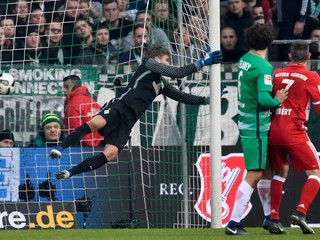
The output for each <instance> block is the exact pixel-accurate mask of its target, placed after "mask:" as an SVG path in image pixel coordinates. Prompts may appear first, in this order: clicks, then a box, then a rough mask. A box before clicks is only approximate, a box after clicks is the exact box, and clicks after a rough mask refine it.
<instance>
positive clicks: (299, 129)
mask: <svg viewBox="0 0 320 240" xmlns="http://www.w3.org/2000/svg"><path fill="white" fill-rule="evenodd" d="M289 59H290V61H291V63H290V64H289V65H288V66H287V67H285V68H282V69H278V70H276V71H275V72H274V83H273V94H275V93H276V92H277V91H278V90H279V89H283V88H285V89H287V90H288V98H287V99H286V100H285V101H284V102H283V103H282V104H281V105H279V106H277V107H276V108H274V109H273V111H272V115H271V127H270V132H269V150H270V159H271V162H272V167H273V168H274V169H275V175H274V177H273V179H272V182H271V216H270V217H271V221H270V223H269V232H270V233H275V234H283V233H286V231H285V230H284V229H283V227H282V225H281V223H280V216H279V209H280V203H281V200H282V189H283V185H284V182H285V180H286V177H287V175H288V171H289V161H288V159H290V160H291V164H292V167H293V170H294V171H305V172H306V174H307V175H308V179H307V181H306V182H305V184H304V186H303V188H302V191H301V195H300V201H299V203H298V206H297V208H296V210H295V212H294V213H293V214H292V215H291V217H290V220H291V223H293V224H296V225H299V227H300V228H301V229H302V232H303V233H304V234H314V230H313V229H312V228H310V227H309V226H308V224H307V223H306V219H305V216H306V213H307V211H308V208H309V206H310V204H311V203H312V202H313V200H314V198H315V197H316V195H317V193H318V190H319V185H320V170H319V168H320V163H319V158H318V155H317V151H316V149H315V147H314V145H313V144H312V142H311V141H310V139H309V137H308V134H307V133H306V130H307V128H306V126H305V122H306V121H307V119H308V114H309V100H311V102H312V103H313V105H314V107H315V110H316V112H317V113H318V115H320V77H319V75H318V74H317V73H316V72H312V71H309V70H308V69H307V68H306V65H307V62H308V60H309V59H310V53H309V46H308V44H307V43H306V42H305V41H302V40H297V41H295V42H294V43H292V45H291V48H290V53H289Z"/></svg>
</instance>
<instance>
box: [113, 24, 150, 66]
mask: <svg viewBox="0 0 320 240" xmlns="http://www.w3.org/2000/svg"><path fill="white" fill-rule="evenodd" d="M133 32H134V34H133V42H134V47H133V48H131V49H130V50H129V51H126V52H122V53H120V55H119V63H127V64H139V65H140V64H141V63H142V59H143V58H144V56H145V54H146V51H148V42H149V29H148V28H147V27H144V25H143V24H139V25H135V26H134V29H133Z"/></svg>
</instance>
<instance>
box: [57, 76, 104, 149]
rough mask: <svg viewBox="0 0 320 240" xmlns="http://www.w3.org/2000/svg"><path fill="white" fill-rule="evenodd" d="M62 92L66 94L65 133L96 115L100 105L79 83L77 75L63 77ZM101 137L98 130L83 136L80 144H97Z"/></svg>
mask: <svg viewBox="0 0 320 240" xmlns="http://www.w3.org/2000/svg"><path fill="white" fill-rule="evenodd" d="M63 93H64V94H65V96H66V99H65V103H64V106H65V109H64V119H63V123H64V126H65V127H66V130H67V133H68V134H70V133H71V132H72V131H73V130H74V129H75V128H77V127H79V126H81V125H82V124H84V123H86V122H88V121H89V120H91V119H92V117H93V116H94V115H96V114H97V113H98V112H99V110H100V108H101V106H100V105H99V103H97V101H96V100H95V99H93V98H92V97H91V96H90V95H89V92H88V88H87V87H86V86H82V85H81V79H80V78H79V77H78V76H77V75H69V76H67V77H65V78H64V79H63ZM102 140H103V137H101V136H100V134H99V133H98V132H94V133H90V134H88V135H87V136H85V137H84V138H83V140H82V142H81V143H75V144H76V145H78V144H79V145H80V146H99V145H100V142H101V141H102Z"/></svg>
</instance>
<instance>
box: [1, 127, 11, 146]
mask: <svg viewBox="0 0 320 240" xmlns="http://www.w3.org/2000/svg"><path fill="white" fill-rule="evenodd" d="M0 147H14V135H13V132H12V131H10V130H3V131H1V132H0Z"/></svg>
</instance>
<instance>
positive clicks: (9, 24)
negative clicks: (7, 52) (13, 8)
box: [0, 16, 16, 49]
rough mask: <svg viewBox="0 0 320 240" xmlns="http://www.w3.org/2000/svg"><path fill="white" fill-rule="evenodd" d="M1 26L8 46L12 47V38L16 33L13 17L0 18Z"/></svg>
mask: <svg viewBox="0 0 320 240" xmlns="http://www.w3.org/2000/svg"><path fill="white" fill-rule="evenodd" d="M0 25H1V27H3V28H4V36H5V37H6V39H7V40H9V41H10V46H8V48H11V49H12V48H13V47H14V41H13V40H14V38H15V35H16V27H15V21H14V18H13V17H8V16H5V17H4V18H1V20H0Z"/></svg>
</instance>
